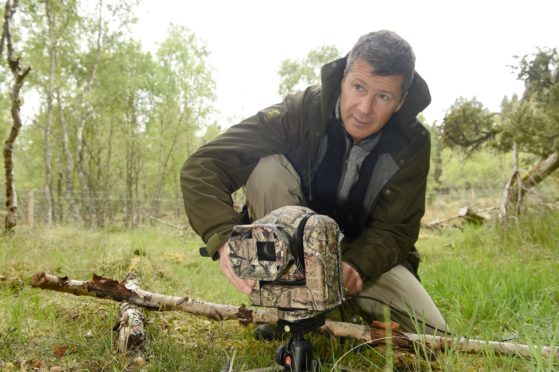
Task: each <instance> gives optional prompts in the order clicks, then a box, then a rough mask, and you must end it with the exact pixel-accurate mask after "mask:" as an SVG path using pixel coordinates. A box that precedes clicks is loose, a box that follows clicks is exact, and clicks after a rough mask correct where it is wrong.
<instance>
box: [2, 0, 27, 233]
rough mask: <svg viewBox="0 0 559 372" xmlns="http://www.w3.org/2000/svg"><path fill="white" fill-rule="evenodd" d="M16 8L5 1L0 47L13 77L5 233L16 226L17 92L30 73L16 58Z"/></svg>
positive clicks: (6, 157) (6, 162)
mask: <svg viewBox="0 0 559 372" xmlns="http://www.w3.org/2000/svg"><path fill="white" fill-rule="evenodd" d="M17 6H18V1H17V0H15V1H12V0H8V1H6V7H5V10H4V28H3V32H2V45H4V43H6V46H7V51H8V55H7V57H8V58H7V61H8V65H9V66H10V70H11V71H12V75H13V77H14V82H13V85H12V89H11V92H10V100H11V114H12V120H13V124H12V128H11V130H10V133H9V135H8V138H7V139H6V142H5V143H4V151H3V155H4V168H5V175H6V210H7V214H6V218H5V221H4V226H5V229H6V232H8V233H9V232H12V231H13V229H14V227H15V226H16V225H17V194H16V187H15V180H14V161H13V146H14V142H15V140H16V138H17V136H18V134H19V131H20V129H21V126H22V122H21V116H20V110H21V100H20V97H19V92H20V90H21V88H22V87H23V83H24V80H25V77H26V76H27V74H29V72H30V71H31V67H28V68H26V69H23V68H22V67H21V64H20V63H19V62H20V61H19V58H17V57H16V55H15V51H14V46H13V39H12V30H11V22H12V20H13V16H14V13H15V11H16V8H17ZM0 56H1V51H0Z"/></svg>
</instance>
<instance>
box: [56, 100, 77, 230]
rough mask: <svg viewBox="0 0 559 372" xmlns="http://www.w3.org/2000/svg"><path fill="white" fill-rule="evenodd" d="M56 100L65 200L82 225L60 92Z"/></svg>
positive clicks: (72, 160)
mask: <svg viewBox="0 0 559 372" xmlns="http://www.w3.org/2000/svg"><path fill="white" fill-rule="evenodd" d="M56 100H57V102H58V110H59V116H60V131H61V136H62V150H63V152H64V165H63V166H62V169H63V172H62V175H63V178H64V199H65V201H66V203H68V205H69V207H70V208H69V209H70V215H71V216H72V220H73V221H74V223H75V224H77V225H79V224H80V223H81V218H80V207H79V205H78V203H77V202H76V195H75V191H74V183H73V182H72V181H73V180H72V178H73V177H72V173H73V169H74V158H73V156H72V152H71V151H70V139H69V135H68V127H67V125H66V119H65V117H64V108H63V107H62V100H61V98H60V91H59V90H57V92H56Z"/></svg>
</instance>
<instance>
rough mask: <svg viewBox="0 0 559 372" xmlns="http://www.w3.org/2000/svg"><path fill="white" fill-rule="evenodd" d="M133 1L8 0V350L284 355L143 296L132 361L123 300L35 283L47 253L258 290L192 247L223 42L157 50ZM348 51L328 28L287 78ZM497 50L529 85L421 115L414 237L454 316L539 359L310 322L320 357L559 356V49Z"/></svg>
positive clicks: (463, 327)
mask: <svg viewBox="0 0 559 372" xmlns="http://www.w3.org/2000/svg"><path fill="white" fill-rule="evenodd" d="M135 5H136V2H135V1H120V2H112V3H109V4H106V3H104V2H103V1H92V2H86V1H80V0H65V1H56V0H44V1H40V2H38V1H31V0H21V1H19V2H17V1H13V0H9V1H7V2H6V7H5V8H4V9H3V12H2V13H1V14H2V20H3V21H2V23H3V25H4V27H3V34H2V35H3V36H2V43H1V44H0V61H1V64H0V138H2V139H3V141H5V142H4V172H2V174H3V176H2V181H3V182H2V183H3V184H4V185H5V188H4V189H3V192H2V194H1V195H0V200H1V201H2V202H3V205H6V208H5V209H4V210H3V211H2V213H3V220H4V221H5V228H4V230H5V234H4V235H3V236H2V239H1V241H0V243H1V244H0V369H2V368H6V369H10V368H20V367H21V368H28V369H33V368H39V369H41V368H42V369H43V370H44V369H47V370H48V368H55V367H60V368H61V369H60V370H76V369H90V370H105V369H130V368H140V369H142V368H143V369H149V370H175V369H182V370H195V369H198V370H219V369H220V368H222V367H223V365H225V363H226V362H227V361H228V360H230V359H231V354H232V353H233V352H235V353H236V352H237V350H239V354H238V357H237V358H238V359H237V360H238V366H239V368H244V369H246V368H256V367H261V366H264V365H266V363H268V361H269V359H270V360H271V357H270V358H269V356H270V355H272V354H273V350H274V348H275V346H276V345H275V344H272V345H268V344H266V345H263V344H254V340H253V338H252V335H251V329H250V328H249V329H244V328H239V327H238V326H237V325H234V324H233V325H232V324H231V323H224V324H221V323H217V324H216V323H210V322H208V321H206V320H199V319H198V318H196V317H189V316H182V315H177V314H159V313H148V315H146V317H147V321H148V334H149V340H148V341H149V342H148V343H147V345H148V346H147V349H146V352H145V356H146V358H145V361H147V364H146V365H144V364H134V363H132V364H131V362H130V361H129V360H128V359H126V358H125V357H121V356H118V355H115V353H114V350H113V344H114V334H113V332H112V330H111V326H112V324H109V323H111V322H114V320H115V319H116V318H117V317H118V316H117V315H116V312H117V309H116V307H115V306H113V305H112V304H110V303H105V302H99V301H97V300H94V299H82V298H75V297H66V296H63V295H59V294H53V293H50V294H49V293H46V292H44V291H43V292H38V290H36V289H31V288H30V287H29V281H30V277H31V275H32V274H34V273H36V272H39V271H47V272H51V273H53V274H57V275H69V276H76V279H88V278H89V277H90V275H91V273H93V272H95V273H97V274H100V275H104V276H107V277H112V278H116V279H119V280H120V279H122V278H124V275H125V274H126V272H127V271H128V270H129V268H130V265H131V262H132V261H133V259H134V258H139V259H140V261H141V264H140V269H139V271H140V273H141V274H142V286H145V287H146V288H150V289H151V290H153V291H159V292H162V293H167V294H176V295H178V294H184V293H186V294H187V295H188V296H192V297H198V298H204V299H207V300H210V301H215V302H225V303H236V304H239V303H241V302H246V299H245V298H244V297H242V296H241V295H239V294H237V293H235V292H234V291H233V290H232V289H231V288H230V287H227V286H223V281H222V278H221V277H220V276H219V273H218V268H217V265H211V264H208V262H207V260H206V261H203V259H201V258H200V257H198V255H197V249H196V248H197V247H199V246H200V245H201V244H202V242H201V241H200V240H199V239H198V238H197V237H196V236H195V235H194V234H193V233H192V231H191V230H190V229H189V227H188V225H187V222H186V218H185V214H184V210H183V205H182V204H183V203H182V197H181V194H180V186H179V177H178V174H179V170H180V167H181V165H182V164H183V162H184V161H185V159H186V158H187V157H188V156H189V155H190V154H191V153H192V152H194V151H195V150H196V149H197V148H198V147H199V146H200V145H202V144H204V143H206V142H207V141H209V140H211V139H212V138H214V137H215V136H216V135H218V134H219V133H220V132H222V131H223V130H226V128H227V127H228V126H229V125H231V124H233V123H218V122H216V121H215V119H214V118H215V115H214V113H215V110H216V107H215V106H214V101H215V81H214V79H213V77H212V68H211V66H209V65H208V63H207V57H208V54H209V52H210V51H209V50H208V49H207V48H206V46H205V45H204V43H203V42H201V41H200V40H199V39H198V38H197V36H196V35H195V34H193V33H192V32H191V31H190V30H189V29H188V28H186V27H183V26H170V27H169V30H168V36H167V38H166V39H165V40H164V41H163V42H162V43H161V44H160V46H159V48H158V50H157V51H156V52H155V53H149V52H146V51H144V50H143V49H142V46H141V44H140V42H139V41H138V40H136V39H135V38H134V35H132V33H131V31H130V26H131V25H132V24H133V23H134V21H135V20H134V17H133V14H134V13H133V9H134V6H135ZM14 11H16V13H15V14H14V13H13V12H14ZM6 25H8V26H9V27H8V28H7V26H6ZM10 36H11V37H10ZM341 54H342V52H341V51H339V50H338V49H336V47H334V46H331V45H324V46H317V48H316V49H314V50H311V51H310V52H309V53H308V55H307V56H303V57H301V58H300V59H286V60H284V61H283V62H282V64H281V68H280V69H279V71H278V74H279V76H280V78H281V84H280V86H279V87H278V90H279V92H280V93H281V94H282V95H285V94H288V93H290V92H293V91H296V90H298V89H300V88H303V87H305V86H306V85H308V84H313V83H316V82H317V81H318V71H319V66H320V65H322V64H323V63H325V62H328V61H330V60H332V59H334V58H336V57H338V56H340V55H341ZM28 68H31V70H29V71H28V70H27V69H28ZM503 68H512V69H513V70H514V71H515V73H516V74H517V76H518V79H520V80H522V81H523V82H524V83H525V91H524V93H523V95H522V96H516V95H513V96H510V97H503V101H502V106H501V110H500V111H499V112H490V111H489V110H487V109H486V108H485V107H484V105H483V103H481V102H479V101H478V100H477V99H476V98H475V97H467V98H464V97H457V98H456V103H455V104H454V105H453V106H452V107H449V108H448V112H447V115H446V116H445V118H444V120H443V121H442V122H435V123H429V122H424V124H425V125H426V126H427V127H428V129H429V131H430V132H431V139H432V156H431V172H430V174H429V184H428V185H429V186H428V193H427V203H428V205H427V211H426V215H425V217H424V220H423V223H424V228H423V229H422V233H421V236H420V240H419V242H418V246H419V248H420V251H421V252H422V254H423V260H424V263H423V265H422V277H423V278H424V285H425V286H426V288H427V289H428V290H429V292H430V293H431V294H432V295H433V297H434V299H435V302H436V303H437V304H438V305H439V306H440V308H441V309H442V311H443V312H444V313H445V316H446V317H447V319H448V321H449V324H450V325H451V329H453V330H454V331H455V332H456V334H460V335H465V337H474V338H482V339H494V340H495V339H497V340H504V339H507V340H509V339H510V340H516V341H518V342H522V343H526V344H529V345H531V346H532V347H533V350H534V355H533V358H528V359H525V358H515V357H509V358H500V357H498V356H496V355H493V354H492V353H490V352H487V353H486V354H485V355H482V356H478V357H469V356H463V355H462V354H460V353H453V352H452V350H450V351H447V352H446V353H443V354H442V355H438V356H436V357H435V358H434V359H433V358H432V357H425V356H424V355H423V356H422V355H421V353H418V354H417V355H411V356H410V355H408V356H406V357H404V358H403V359H401V358H400V359H398V358H396V359H393V356H394V355H393V354H392V353H391V352H390V353H387V352H385V351H384V350H381V351H378V349H374V348H373V349H371V350H368V351H365V352H364V353H361V354H358V355H353V354H350V356H349V357H347V356H346V354H345V353H346V351H348V348H350V346H348V345H346V346H340V345H339V344H335V343H332V341H331V342H330V343H328V341H325V342H324V341H317V342H318V343H319V344H320V345H321V346H320V347H319V350H320V353H321V354H324V355H326V356H325V358H326V360H327V361H326V362H325V366H326V367H325V368H326V369H328V370H329V369H330V368H333V369H334V367H332V364H335V362H336V361H340V360H341V359H343V363H341V364H343V365H345V366H347V365H350V366H353V368H355V369H356V370H363V369H382V368H387V367H389V368H396V369H397V368H402V369H412V370H425V369H439V368H440V369H448V370H454V369H464V368H470V366H472V365H473V366H475V367H474V369H476V370H477V369H487V370H495V369H504V370H517V369H540V370H542V369H543V370H546V369H549V370H552V369H555V368H557V362H556V360H554V359H553V357H552V358H547V359H546V358H542V357H541V356H538V353H537V348H538V347H539V346H541V345H552V346H553V345H557V344H558V342H557V341H558V338H559V319H558V316H557V312H556V309H557V306H558V305H559V289H558V287H557V284H556V280H555V279H554V278H556V277H557V275H559V272H557V270H558V269H557V268H558V265H557V263H558V262H559V234H558V233H557V224H558V221H559V213H558V212H557V208H558V207H559V177H558V175H557V173H558V172H556V169H557V168H558V167H559V159H558V158H559V74H558V71H559V55H558V53H557V50H556V49H553V48H549V47H548V46H542V47H541V48H540V49H537V50H534V51H533V53H532V54H530V55H526V56H520V57H518V59H517V64H516V65H515V66H513V67H507V66H503ZM18 77H19V80H18ZM22 77H23V78H22ZM18 82H19V83H18ZM16 83H18V84H20V85H19V86H18V85H17V84H16ZM14 87H15V88H17V89H19V88H21V90H19V91H18V90H17V89H14ZM14 92H15V93H14ZM16 93H17V94H16ZM272 103H273V102H270V104H272ZM17 118H19V119H20V122H19V124H20V126H18V125H17V124H18V123H17V120H16V119H17ZM14 133H15V134H17V136H14ZM14 191H15V192H14ZM234 199H235V200H236V201H238V202H239V203H240V202H242V195H240V194H235V195H234ZM462 207H469V210H470V211H471V212H472V213H474V214H475V215H476V216H478V217H481V218H483V220H480V219H479V218H477V219H474V220H472V219H471V218H466V217H467V216H466V217H465V216H464V214H460V213H458V210H459V209H460V208H462ZM468 221H469V222H472V221H473V222H476V224H469V223H468ZM480 222H481V223H480ZM220 278H221V279H220ZM149 314H151V315H149ZM208 335H209V336H208ZM208 337H209V338H208ZM321 342H323V343H322V344H321ZM60 345H63V346H66V348H67V349H68V352H67V354H64V353H62V356H60V355H57V353H56V350H59V349H57V347H59V346H60ZM264 349H266V351H265V352H264V351H263V350H264ZM53 350H55V351H54V352H53ZM65 350H66V349H65ZM58 354H60V353H58ZM268 354H270V355H268ZM64 355H66V356H64ZM328 358H330V361H328ZM145 361H144V363H145ZM37 366H38V367H37ZM336 368H337V367H336Z"/></svg>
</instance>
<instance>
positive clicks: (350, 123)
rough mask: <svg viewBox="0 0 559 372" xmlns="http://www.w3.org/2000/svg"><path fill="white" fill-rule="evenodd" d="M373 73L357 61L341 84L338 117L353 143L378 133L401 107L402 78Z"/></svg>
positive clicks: (362, 62) (368, 65)
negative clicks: (339, 114) (340, 117)
mask: <svg viewBox="0 0 559 372" xmlns="http://www.w3.org/2000/svg"><path fill="white" fill-rule="evenodd" d="M374 72H375V69H374V68H373V67H372V66H371V65H370V64H369V63H368V62H367V61H365V60H362V59H358V60H356V61H355V62H354V63H353V66H352V67H351V68H350V70H349V71H348V72H347V75H346V76H345V78H344V79H343V80H342V92H341V96H340V113H341V116H342V121H343V123H344V128H345V130H346V131H347V133H349V135H350V136H351V137H352V138H353V143H357V142H359V141H361V140H362V139H364V138H366V137H369V136H370V135H372V134H374V133H376V132H378V131H379V130H381V129H382V128H383V127H384V126H385V125H386V123H387V122H388V120H389V119H390V117H391V116H392V114H393V113H394V112H396V111H398V110H399V109H400V107H402V104H403V103H404V98H405V96H404V95H403V94H402V83H403V81H404V77H403V76H402V75H389V76H378V75H375V74H374Z"/></svg>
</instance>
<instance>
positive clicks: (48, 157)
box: [44, 0, 56, 226]
mask: <svg viewBox="0 0 559 372" xmlns="http://www.w3.org/2000/svg"><path fill="white" fill-rule="evenodd" d="M45 8H46V16H47V24H48V29H47V34H48V47H47V48H48V54H49V75H48V79H47V87H46V93H47V112H46V119H45V124H44V140H45V149H44V151H45V153H44V156H45V185H44V190H45V196H46V209H47V213H46V217H47V220H46V223H47V225H49V226H50V225H52V224H53V222H54V218H55V217H54V214H55V213H54V192H53V183H52V180H53V177H52V154H51V142H50V140H51V127H52V111H53V86H54V67H55V65H56V46H55V43H56V41H55V40H54V33H53V29H54V19H53V14H52V2H51V0H46V2H45Z"/></svg>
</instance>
